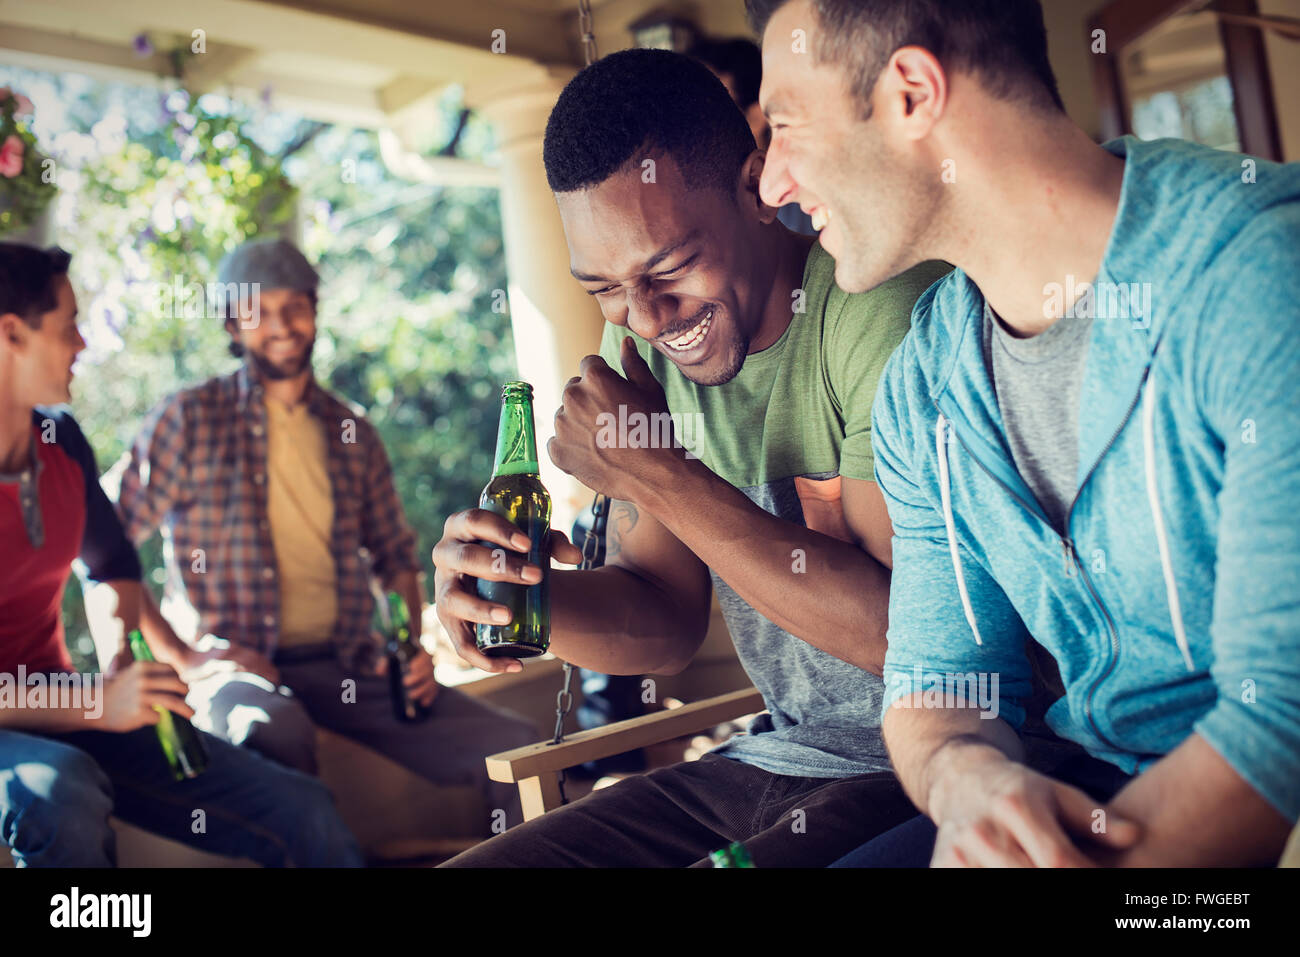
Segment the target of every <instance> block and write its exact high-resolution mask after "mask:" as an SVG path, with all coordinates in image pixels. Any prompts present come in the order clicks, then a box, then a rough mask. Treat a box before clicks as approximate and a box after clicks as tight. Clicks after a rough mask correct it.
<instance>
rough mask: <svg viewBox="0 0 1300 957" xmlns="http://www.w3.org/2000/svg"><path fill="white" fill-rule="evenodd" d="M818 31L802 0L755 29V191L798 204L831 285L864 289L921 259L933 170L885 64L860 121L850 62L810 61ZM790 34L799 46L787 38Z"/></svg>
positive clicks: (902, 92) (935, 180) (934, 198)
mask: <svg viewBox="0 0 1300 957" xmlns="http://www.w3.org/2000/svg"><path fill="white" fill-rule="evenodd" d="M818 28H819V27H818V23H817V19H816V15H815V13H814V11H813V9H812V5H811V3H810V2H809V0H794V2H791V3H787V4H786V5H785V6H783V7H781V8H780V9H779V10H778V11H777V12H776V13H775V14H774V15H773V16H772V19H771V20H770V21H769V22H768V24H767V28H766V29H765V30H764V32H763V86H762V93H761V95H760V97H759V101H760V103H761V104H762V107H763V110H764V113H765V114H766V115H767V118H768V122H769V123H770V124H771V126H772V140H771V143H770V145H769V146H768V151H767V162H766V165H765V168H764V171H763V179H762V184H761V195H762V197H763V200H764V201H765V202H766V203H768V204H769V205H772V206H781V205H784V204H786V203H798V204H799V205H800V206H801V207H802V208H803V210H804V212H806V213H808V214H809V215H810V216H811V217H812V219H813V225H814V226H816V227H818V228H819V229H820V230H821V237H820V239H821V244H822V246H823V247H824V248H825V249H826V251H827V252H828V253H830V254H831V255H832V256H833V257H834V258H835V266H836V268H835V279H836V281H837V282H838V283H839V285H840V286H841V287H842V288H843V289H844V290H845V291H847V292H863V291H865V290H867V289H871V288H873V287H875V286H877V285H879V284H880V283H882V282H884V281H885V280H887V279H889V278H891V277H892V276H895V275H897V274H898V273H900V272H902V271H903V270H905V269H907V268H908V267H909V266H912V265H915V264H916V263H917V262H920V261H921V260H922V259H924V258H925V257H924V256H923V255H920V254H919V253H917V252H916V251H915V249H916V246H917V243H918V238H919V234H920V232H921V231H922V229H924V227H925V226H926V225H927V224H928V223H929V221H930V219H931V217H932V216H933V215H934V211H935V208H936V205H937V202H938V198H939V193H938V187H939V186H940V185H941V180H940V172H941V170H940V166H939V165H938V163H933V165H932V161H931V159H930V157H929V156H928V150H927V149H926V147H925V145H924V144H922V143H920V142H918V140H917V139H916V138H915V136H914V135H913V134H914V129H909V128H908V122H909V121H908V120H907V117H906V115H905V110H906V108H907V104H908V102H909V101H908V99H907V95H908V91H907V90H906V89H905V88H904V86H903V85H902V84H901V83H900V82H899V80H898V78H897V76H896V75H895V73H894V72H891V69H890V66H889V65H887V66H886V68H885V71H884V72H883V73H882V74H881V78H880V79H879V80H877V82H876V86H875V89H874V91H873V93H872V100H871V110H870V113H871V115H870V116H869V117H868V118H866V119H864V118H863V114H864V113H865V112H866V109H865V105H864V104H863V102H862V101H861V100H860V99H859V98H858V97H856V96H854V95H853V93H852V91H851V89H850V86H849V71H848V68H847V67H846V66H845V65H843V64H838V63H817V62H815V61H816V56H815V54H814V52H813V51H814V49H815V45H816V43H817V30H818ZM796 30H802V31H804V34H806V43H804V44H802V45H800V44H798V43H794V42H792V40H791V37H792V35H796V34H794V31H796ZM892 63H893V60H892V59H891V64H892ZM912 127H915V123H912Z"/></svg>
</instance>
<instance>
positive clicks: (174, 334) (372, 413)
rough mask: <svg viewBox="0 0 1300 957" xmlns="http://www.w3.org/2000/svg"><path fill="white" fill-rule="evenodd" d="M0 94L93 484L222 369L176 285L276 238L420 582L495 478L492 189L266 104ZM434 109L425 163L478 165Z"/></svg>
mask: <svg viewBox="0 0 1300 957" xmlns="http://www.w3.org/2000/svg"><path fill="white" fill-rule="evenodd" d="M0 86H7V87H10V88H12V89H14V90H16V91H19V92H21V93H23V94H25V95H26V96H27V97H28V98H29V99H30V100H31V101H32V103H33V107H34V112H33V115H32V116H31V117H29V118H27V119H28V122H29V123H30V128H31V130H32V132H33V133H34V134H35V135H36V138H37V142H38V144H39V149H40V151H41V153H42V154H44V155H45V156H48V157H50V158H52V159H53V160H54V161H55V163H56V170H57V185H58V194H57V198H56V200H55V202H54V206H53V211H52V217H53V224H52V225H53V237H52V238H53V240H54V241H55V242H57V243H58V244H59V245H61V246H63V247H64V248H65V249H67V250H68V251H70V252H71V253H72V254H73V260H72V270H71V276H72V280H73V284H74V287H75V288H76V290H77V294H78V299H79V304H80V308H81V326H82V333H83V335H84V336H85V338H86V341H87V349H86V351H85V352H84V353H83V354H82V357H81V359H80V361H79V363H78V367H77V369H76V372H77V378H76V381H75V383H74V387H73V403H72V407H73V410H74V412H75V414H76V415H77V418H78V420H79V421H80V422H81V424H82V427H83V428H84V429H85V431H86V434H87V435H88V437H89V438H90V440H91V443H92V445H93V446H94V448H95V450H96V453H97V455H98V459H99V465H100V468H101V470H105V469H107V468H108V467H109V466H110V465H111V464H112V463H113V461H114V460H115V459H117V458H118V457H119V456H120V455H121V454H122V453H123V451H124V450H125V449H126V447H127V446H128V444H129V443H130V441H131V440H132V438H133V436H134V434H135V432H136V430H137V429H138V427H139V425H140V423H141V421H142V420H143V418H144V416H145V414H146V413H147V412H148V410H149V409H150V408H151V407H153V406H154V405H155V404H156V403H157V402H159V401H160V400H161V399H162V398H163V397H164V396H166V395H167V394H169V393H171V392H173V391H175V390H176V389H178V388H181V387H184V386H186V385H192V384H196V383H198V382H201V381H202V380H204V379H206V378H208V377H209V376H212V375H217V374H222V373H226V372H229V371H231V370H233V369H234V368H236V367H237V366H238V360H236V359H234V358H232V357H231V356H230V355H229V353H228V352H227V350H226V342H227V337H226V334H225V333H224V331H223V330H222V328H221V321H220V320H219V319H216V318H211V310H204V309H202V308H201V307H202V305H203V304H202V303H200V302H199V301H198V299H197V297H195V298H193V299H191V300H188V301H180V302H178V301H176V299H175V296H174V295H173V291H174V290H175V289H177V288H178V286H179V287H180V288H182V289H186V290H190V289H192V288H193V287H192V286H191V284H197V285H203V284H206V283H208V282H211V281H213V280H215V271H216V264H217V262H218V261H219V259H220V257H221V255H222V254H223V253H224V252H225V251H227V250H228V249H230V248H232V247H233V246H235V245H237V244H238V243H239V242H242V241H243V240H245V239H248V238H252V237H254V236H267V235H284V236H287V237H289V238H292V239H295V240H296V241H299V242H301V244H302V246H303V248H304V251H305V252H306V253H307V255H308V257H309V258H310V259H312V260H313V261H314V262H316V263H318V264H319V270H320V272H321V275H322V281H323V282H322V288H321V294H320V307H319V316H318V322H319V330H320V331H319V336H318V339H317V343H316V349H315V355H314V363H315V369H316V374H317V377H318V379H319V380H320V382H321V383H322V384H323V385H325V386H326V387H327V388H328V389H330V390H332V391H334V392H335V393H336V394H338V395H340V396H342V397H343V398H344V399H346V400H349V401H351V402H354V403H358V404H360V405H361V406H362V407H363V408H364V409H365V411H366V414H367V415H368V416H369V418H370V419H371V421H372V422H373V423H374V424H375V426H376V427H377V428H378V429H379V432H380V434H381V435H382V436H383V439H384V443H385V445H386V447H387V449H388V454H389V456H390V458H391V459H392V462H393V467H394V470H395V472H396V479H397V487H398V491H399V492H400V494H401V497H402V500H403V502H404V503H405V506H406V510H407V515H408V517H409V519H410V521H411V523H412V524H413V525H414V526H415V528H416V530H417V532H418V534H419V550H420V557H421V560H422V561H423V562H424V565H425V568H426V571H429V572H430V573H431V572H432V568H431V566H430V564H429V551H430V549H431V548H432V546H433V543H434V542H435V541H436V540H437V539H438V538H439V537H440V535H441V531H442V523H443V520H444V519H445V517H446V516H447V515H448V514H449V513H450V512H452V511H455V510H456V509H459V508H463V507H466V506H467V505H471V504H474V503H475V502H476V501H477V496H478V492H479V490H480V489H481V487H482V485H483V484H484V482H485V481H486V480H487V478H488V476H489V473H490V472H491V466H492V447H493V443H494V441H495V424H496V416H497V412H498V394H499V393H498V390H499V385H500V383H501V382H502V381H505V380H507V379H511V378H514V377H515V375H516V373H515V359H514V348H513V343H512V340H511V333H510V321H509V316H508V314H507V313H506V311H505V305H504V293H503V292H502V291H503V290H505V289H506V274H505V258H504V254H503V249H502V239H501V222H500V209H499V205H498V196H497V191H496V190H495V189H494V188H490V187H481V188H467V187H448V188H444V187H439V186H436V185H428V184H424V183H412V182H411V181H409V180H401V179H398V178H396V177H394V176H393V175H392V174H391V173H390V171H389V169H388V167H387V166H386V164H385V163H384V161H383V159H382V158H381V155H380V142H379V135H378V134H377V133H375V132H374V131H371V130H358V129H352V128H348V127H345V126H339V125H333V124H328V123H321V122H317V121H314V120H307V119H304V118H303V117H301V116H297V115H295V114H293V113H291V112H286V111H284V110H282V109H278V108H277V105H276V95H275V90H274V89H266V90H263V91H262V95H261V97H260V98H255V99H251V100H249V101H235V100H231V99H229V98H227V97H225V96H221V95H213V94H207V95H203V96H200V97H197V98H192V97H191V96H190V95H189V94H188V93H186V92H185V90H183V89H181V88H179V87H177V86H176V84H174V83H168V82H166V81H160V82H159V83H158V84H156V85H152V86H144V85H130V84H126V83H113V82H105V81H103V80H102V79H92V78H90V77H87V76H82V75H78V74H73V73H61V74H58V75H55V74H50V73H41V72H36V71H32V70H27V69H20V68H12V67H0ZM439 111H440V122H439V123H436V124H431V131H430V142H429V143H427V144H423V145H424V146H425V147H426V148H427V150H428V151H429V152H431V153H437V152H439V151H444V152H445V151H446V149H447V146H448V144H452V148H454V151H455V154H456V155H457V156H458V157H462V158H467V159H481V160H486V161H489V162H490V161H491V160H492V159H493V154H492V151H493V148H494V147H493V142H492V131H491V127H490V126H489V125H488V124H486V123H482V122H480V121H479V120H478V118H477V117H476V116H475V115H473V114H471V113H468V112H467V111H464V110H463V109H462V105H461V102H460V93H459V90H457V89H451V90H449V91H448V92H447V93H446V94H445V95H444V96H443V97H442V98H441V100H440V102H439ZM163 288H165V289H167V290H169V291H168V292H162V291H161V290H162V289H163ZM187 306H188V308H187ZM494 306H495V309H494ZM161 554H162V553H161V545H160V542H159V541H158V540H155V541H153V542H151V543H149V544H148V545H147V546H146V547H145V548H144V549H142V558H143V560H144V562H145V567H146V569H147V570H148V572H147V574H149V575H150V576H151V580H152V582H153V583H154V585H155V587H156V588H159V587H160V583H161V582H162V580H163V576H162V571H161ZM68 591H69V593H68V595H67V597H66V599H65V602H64V613H65V620H66V624H67V631H68V644H69V647H70V649H71V651H72V653H73V657H74V660H75V661H76V663H77V665H78V667H79V668H83V669H87V670H93V669H94V667H95V664H94V654H93V646H92V644H91V641H90V637H89V632H88V630H87V627H86V622H85V615H84V612H83V609H82V603H81V597H80V594H79V590H78V588H77V586H76V583H75V580H74V582H73V583H71V584H70V585H69V590H68Z"/></svg>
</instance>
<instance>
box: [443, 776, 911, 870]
mask: <svg viewBox="0 0 1300 957" xmlns="http://www.w3.org/2000/svg"><path fill="white" fill-rule="evenodd" d="M915 813H916V811H915V809H914V808H913V807H912V803H911V802H910V801H909V800H908V799H907V796H906V795H905V794H904V793H903V789H902V787H901V786H900V785H899V783H898V780H897V779H896V778H895V777H894V775H893V773H891V772H888V771H879V772H873V773H870V774H859V775H856V776H854V777H849V778H801V777H791V776H789V775H783V774H772V773H771V772H768V771H764V770H763V769H762V768H756V767H753V766H752V765H748V764H742V763H741V762H739V761H734V760H732V759H730V758H724V757H719V756H717V755H711V754H706V755H705V756H704V757H702V758H701V759H700V760H698V761H690V762H685V763H682V764H674V765H672V766H671V767H667V768H660V769H659V770H657V771H651V772H650V773H649V774H643V775H638V776H636V777H631V778H626V779H624V780H622V781H620V782H618V783H617V784H615V785H613V786H612V787H609V788H604V789H602V790H599V791H593V792H592V793H591V794H590V795H588V796H587V797H585V798H582V799H581V800H578V801H575V802H574V803H573V804H569V805H566V806H565V807H562V808H558V809H557V810H554V811H551V812H550V813H548V814H545V815H543V816H542V817H540V818H535V819H534V820H532V821H528V822H526V823H524V824H520V825H519V826H518V827H513V828H511V829H510V830H508V831H506V832H504V833H502V834H499V835H497V836H496V837H493V838H491V839H489V840H487V841H484V842H483V843H482V844H479V845H478V846H477V847H474V848H472V849H471V850H468V851H466V852H465V853H463V854H460V855H458V856H457V857H454V858H452V859H451V860H450V861H448V862H447V863H446V864H444V865H443V866H444V867H687V866H693V867H708V866H710V862H709V859H708V853H709V852H710V851H713V850H716V849H718V848H720V847H725V846H726V845H728V844H730V843H731V842H732V841H739V842H741V843H743V844H744V845H745V847H746V848H747V849H748V851H749V853H750V856H751V857H752V858H753V861H754V865H755V866H756V867H825V866H826V865H827V864H829V863H830V862H831V861H834V860H836V859H837V858H839V857H841V856H842V855H843V854H844V853H845V852H846V851H848V850H849V849H850V848H853V847H856V846H857V845H859V844H861V843H862V842H863V841H865V840H868V839H869V838H871V837H874V836H875V835H877V834H879V833H881V832H882V831H885V830H888V829H889V828H891V827H893V826H894V825H896V824H898V823H900V822H901V821H904V820H906V819H907V818H908V817H909V816H911V815H912V814H915Z"/></svg>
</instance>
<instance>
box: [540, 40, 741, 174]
mask: <svg viewBox="0 0 1300 957" xmlns="http://www.w3.org/2000/svg"><path fill="white" fill-rule="evenodd" d="M755 149H757V144H755V142H754V134H753V133H751V132H750V131H749V124H748V123H747V122H746V121H745V117H744V114H743V113H741V112H740V110H739V109H738V108H737V107H736V104H735V103H733V102H732V100H731V96H730V95H729V94H728V93H727V88H726V87H724V86H723V85H722V82H721V81H720V80H719V79H718V78H717V77H716V76H714V75H713V74H712V73H710V72H709V70H708V68H707V67H705V66H703V65H701V64H699V63H697V62H695V61H694V60H692V59H691V58H690V57H687V56H684V55H682V54H680V53H670V52H668V51H667V50H621V51H619V52H618V53H611V54H610V55H609V56H607V57H604V58H603V59H600V60H597V61H596V62H595V63H593V64H591V65H590V66H589V67H587V68H586V69H584V70H583V71H582V72H581V73H579V74H578V75H577V76H575V77H574V78H573V79H572V80H570V81H569V83H568V85H567V86H565V88H564V92H562V93H561V94H560V99H559V101H558V102H556V104H555V108H554V109H553V110H551V117H550V119H549V120H547V122H546V139H545V141H544V143H543V146H542V158H543V160H544V162H545V164H546V181H547V182H548V183H549V184H550V186H551V189H552V190H553V191H554V192H556V193H569V192H573V191H575V190H579V189H588V188H590V187H592V186H597V185H599V184H601V183H603V182H604V181H605V180H607V179H609V177H610V176H612V175H614V174H615V173H617V172H619V171H620V170H622V169H624V168H626V167H628V166H630V165H632V164H635V163H640V162H641V161H642V160H643V159H644V158H645V154H647V153H650V152H662V153H664V154H667V155H669V156H671V157H672V158H673V159H674V160H675V161H676V162H677V165H678V166H679V167H680V168H681V171H682V175H683V177H684V178H685V180H686V182H687V183H688V184H689V186H690V188H691V189H718V190H723V191H725V192H727V193H728V194H733V191H734V190H735V187H736V181H737V179H738V178H739V176H740V170H741V167H743V166H744V164H745V160H746V158H748V156H749V154H750V153H752V152H753V151H754V150H755Z"/></svg>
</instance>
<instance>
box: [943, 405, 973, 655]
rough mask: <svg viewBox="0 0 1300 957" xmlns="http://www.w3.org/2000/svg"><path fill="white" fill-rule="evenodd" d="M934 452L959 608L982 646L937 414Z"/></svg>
mask: <svg viewBox="0 0 1300 957" xmlns="http://www.w3.org/2000/svg"><path fill="white" fill-rule="evenodd" d="M934 444H935V451H936V452H937V453H938V455H939V494H940V496H941V497H942V499H943V524H944V526H945V527H946V528H947V529H948V551H949V552H951V553H952V570H953V572H954V573H955V574H956V575H957V592H958V594H960V595H961V607H962V610H963V611H964V612H966V621H967V622H968V623H969V624H970V630H971V631H973V632H974V633H975V644H977V645H982V644H984V642H983V641H981V640H980V629H979V625H977V624H975V609H973V608H972V607H971V603H970V593H969V592H967V591H966V576H965V575H964V574H963V573H962V570H961V551H960V550H959V549H958V548H957V529H956V526H955V525H954V524H953V519H952V496H951V494H950V493H949V489H948V420H947V419H945V418H944V416H943V413H942V412H940V413H939V421H938V422H937V423H936V424H935V427H934Z"/></svg>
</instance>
